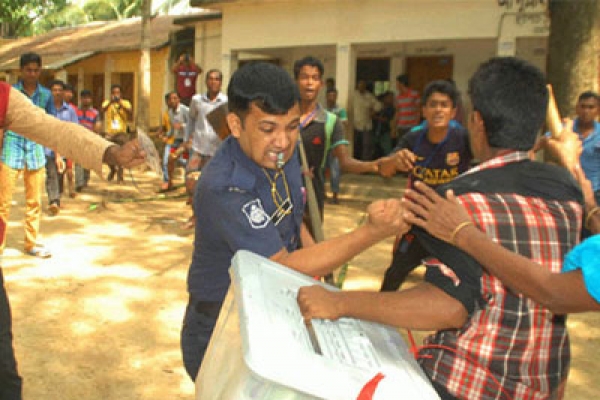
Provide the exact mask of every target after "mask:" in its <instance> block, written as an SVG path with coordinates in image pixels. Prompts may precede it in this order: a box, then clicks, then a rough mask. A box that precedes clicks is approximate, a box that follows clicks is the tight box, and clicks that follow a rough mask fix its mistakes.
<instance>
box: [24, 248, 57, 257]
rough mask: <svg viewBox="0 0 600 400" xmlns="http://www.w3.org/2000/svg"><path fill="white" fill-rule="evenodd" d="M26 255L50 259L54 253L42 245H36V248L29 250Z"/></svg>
mask: <svg viewBox="0 0 600 400" xmlns="http://www.w3.org/2000/svg"><path fill="white" fill-rule="evenodd" d="M25 253H26V254H28V255H30V256H33V257H38V258H50V257H52V253H50V250H48V249H47V248H45V247H44V246H40V245H35V247H33V248H32V249H30V250H27V251H26V252H25Z"/></svg>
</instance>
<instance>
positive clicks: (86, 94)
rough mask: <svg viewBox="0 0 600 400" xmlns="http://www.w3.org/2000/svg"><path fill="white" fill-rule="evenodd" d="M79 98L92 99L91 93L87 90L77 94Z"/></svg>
mask: <svg viewBox="0 0 600 400" xmlns="http://www.w3.org/2000/svg"><path fill="white" fill-rule="evenodd" d="M79 97H92V91H91V90H89V89H83V90H82V91H81V92H79Z"/></svg>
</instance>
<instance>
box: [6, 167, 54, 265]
mask: <svg viewBox="0 0 600 400" xmlns="http://www.w3.org/2000/svg"><path fill="white" fill-rule="evenodd" d="M21 172H22V173H23V181H24V182H25V246H24V247H25V252H27V251H29V250H31V249H32V248H33V247H35V244H36V240H37V235H38V232H39V230H40V218H41V216H42V185H43V184H44V179H45V169H44V168H40V169H37V170H35V171H31V170H28V169H23V170H18V169H12V168H10V167H9V166H7V165H6V164H4V163H1V162H0V188H1V190H0V219H2V221H3V222H4V224H5V225H8V217H9V214H10V203H11V201H12V197H13V192H14V190H15V183H16V181H17V177H18V176H19V173H21ZM5 245H6V231H4V232H2V234H1V237H0V254H2V253H3V252H4V246H5Z"/></svg>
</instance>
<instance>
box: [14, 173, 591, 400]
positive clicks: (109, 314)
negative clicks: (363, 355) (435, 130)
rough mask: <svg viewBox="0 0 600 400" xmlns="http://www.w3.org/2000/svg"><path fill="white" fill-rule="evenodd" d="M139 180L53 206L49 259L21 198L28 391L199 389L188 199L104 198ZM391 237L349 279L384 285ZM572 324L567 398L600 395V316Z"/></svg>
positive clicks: (149, 184) (343, 215)
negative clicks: (28, 252)
mask: <svg viewBox="0 0 600 400" xmlns="http://www.w3.org/2000/svg"><path fill="white" fill-rule="evenodd" d="M136 179H137V180H138V181H139V182H138V184H139V185H140V187H141V189H142V190H143V192H141V193H140V192H137V191H136V190H135V188H134V187H133V185H132V184H131V183H130V182H129V183H128V184H127V185H126V186H124V187H122V186H116V185H110V184H107V183H105V182H100V181H99V180H98V179H97V178H95V177H94V178H93V180H92V185H91V188H90V190H89V191H88V192H86V193H84V194H82V195H80V196H79V197H78V198H77V199H75V200H71V199H65V200H63V201H64V206H65V208H64V210H62V212H61V214H60V215H59V216H57V217H48V216H47V215H44V217H43V220H42V240H43V242H44V243H46V244H47V245H48V246H50V247H51V248H52V250H53V253H54V255H53V257H52V258H51V259H49V260H37V259H34V258H31V257H28V256H24V255H23V254H22V253H21V251H20V250H21V248H22V236H23V230H22V226H21V220H22V216H23V196H22V191H21V189H20V190H19V193H18V195H17V196H16V197H15V203H16V204H14V205H13V210H12V211H13V213H12V216H11V219H10V225H9V237H8V248H7V251H6V253H5V257H4V263H3V266H4V274H5V278H6V282H7V283H6V284H7V288H8V292H9V296H10V300H11V303H12V310H13V316H14V334H15V346H16V352H17V357H18V360H19V369H20V372H21V374H22V376H23V377H24V381H25V382H24V384H25V390H24V394H25V399H26V400H34V399H35V400H37V399H45V400H81V399H86V400H113V399H114V400H117V399H118V400H131V399H140V400H151V399H152V400H155V399H161V400H162V399H192V398H193V390H194V388H193V385H192V383H191V381H189V379H188V378H187V376H186V375H185V372H184V370H183V367H182V364H181V359H180V352H179V329H180V325H181V319H182V315H183V310H184V307H185V304H186V300H187V296H186V291H185V278H186V273H187V268H188V266H189V261H190V255H191V251H192V239H193V235H192V232H191V231H185V230H182V229H181V227H180V226H181V223H182V222H183V221H184V220H185V218H187V216H188V215H189V210H188V208H187V207H186V206H185V205H184V203H183V201H182V200H177V201H151V202H137V203H113V202H110V201H108V203H106V207H105V206H103V205H102V204H101V200H102V199H103V198H104V200H111V199H116V198H126V197H133V196H135V197H138V198H140V197H147V196H149V195H151V192H150V191H151V190H153V189H154V188H156V187H157V186H158V181H157V180H156V179H155V178H153V177H152V176H151V175H149V174H139V173H138V174H136ZM344 179H345V181H344V182H350V181H351V179H349V177H345V178H344ZM360 179H364V178H360ZM374 179H379V178H369V180H374ZM369 180H367V182H368V181H369ZM360 182H362V183H364V181H360ZM371 182H372V181H371ZM397 184H398V182H393V183H392V187H396V186H395V185H397ZM19 186H21V185H19ZM398 187H400V185H398ZM388 189H389V187H388ZM346 190H347V193H354V194H357V193H359V192H360V191H357V190H353V189H352V187H350V185H348V186H346ZM382 193H383V192H382ZM389 193H390V192H389V191H387V192H385V193H384V195H389ZM93 204H96V206H95V207H94V206H92V207H91V208H90V205H93ZM365 205H366V200H365V199H364V196H362V197H361V196H350V195H345V196H343V197H342V205H340V206H327V207H326V233H327V234H328V235H332V234H337V233H341V232H343V231H345V230H347V229H349V228H352V227H354V226H355V225H356V224H357V223H359V221H360V218H361V213H360V212H361V211H362V210H364V208H365ZM390 246H391V240H389V241H387V242H384V243H382V244H380V245H378V246H376V247H374V248H373V249H371V250H370V251H369V252H367V253H365V254H363V255H361V256H359V257H357V258H356V259H355V260H354V261H353V262H352V264H351V266H350V268H349V271H348V278H347V280H346V285H345V287H346V288H350V289H352V288H370V289H376V288H378V286H379V282H380V279H381V278H380V277H381V274H382V272H383V271H384V269H385V267H386V266H387V263H388V262H389V255H390V253H389V249H390ZM418 279H419V276H418V274H416V276H415V277H414V280H415V281H416V280H418ZM569 325H570V327H571V333H572V342H573V346H572V348H573V358H574V362H573V369H572V373H571V379H570V382H569V386H568V392H567V399H593V398H598V397H600V382H599V381H598V380H597V379H595V375H596V373H597V372H598V371H600V348H599V347H598V339H597V338H598V337H600V315H593V314H586V315H581V316H574V317H570V319H569Z"/></svg>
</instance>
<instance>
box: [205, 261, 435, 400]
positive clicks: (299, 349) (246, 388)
mask: <svg viewBox="0 0 600 400" xmlns="http://www.w3.org/2000/svg"><path fill="white" fill-rule="evenodd" d="M230 275H231V288H230V289H229V292H228V294H227V297H226V299H225V302H224V303H223V308H222V309H221V314H220V315H219V319H218V321H217V326H216V328H215V331H214V333H213V336H212V339H211V341H210V344H209V346H208V350H207V352H206V355H205V357H204V361H203V363H202V368H201V369H200V373H199V374H198V378H197V379H196V400H250V399H252V400H254V399H256V400H308V399H326V400H356V399H358V398H359V395H360V394H361V393H365V392H366V391H368V388H369V387H371V388H373V387H375V390H374V393H373V395H372V397H370V396H365V395H364V394H363V396H362V397H361V399H365V400H367V399H373V400H384V399H393V400H398V399H410V400H418V399H423V400H425V399H427V400H429V399H439V397H438V395H437V394H436V392H435V391H434V390H433V388H432V386H431V384H430V383H429V380H428V379H427V377H426V376H425V374H424V373H423V371H422V370H421V368H420V367H419V365H418V364H417V362H416V361H415V359H414V358H413V357H412V355H411V354H410V352H409V351H408V348H407V346H406V344H405V342H404V340H403V339H402V337H401V336H400V335H399V333H398V332H397V331H396V330H395V329H394V328H392V327H389V326H385V325H381V324H375V323H371V322H366V321H361V320H355V319H349V318H342V319H340V320H337V321H327V320H313V321H312V324H311V326H310V327H307V325H306V324H305V323H304V320H303V318H302V315H301V314H300V309H299V307H298V304H297V302H296V295H297V293H298V289H299V288H300V287H302V286H307V285H321V286H323V287H326V288H327V289H329V290H337V289H336V288H333V287H331V286H328V285H325V284H323V283H321V282H319V281H316V280H314V279H312V278H310V277H308V276H306V275H303V274H300V273H298V272H296V271H293V270H291V269H289V268H286V267H283V266H281V265H280V264H277V263H274V262H272V261H270V260H268V259H266V258H263V257H260V256H257V255H255V254H253V253H250V252H247V251H239V252H238V253H236V255H235V257H234V258H233V261H232V267H231V270H230ZM381 376H383V378H381ZM379 379H380V380H379ZM377 381H378V383H377V384H376V382H377ZM369 383H370V384H369Z"/></svg>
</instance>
